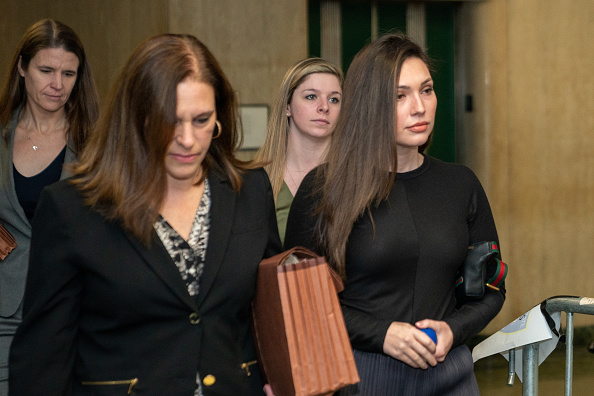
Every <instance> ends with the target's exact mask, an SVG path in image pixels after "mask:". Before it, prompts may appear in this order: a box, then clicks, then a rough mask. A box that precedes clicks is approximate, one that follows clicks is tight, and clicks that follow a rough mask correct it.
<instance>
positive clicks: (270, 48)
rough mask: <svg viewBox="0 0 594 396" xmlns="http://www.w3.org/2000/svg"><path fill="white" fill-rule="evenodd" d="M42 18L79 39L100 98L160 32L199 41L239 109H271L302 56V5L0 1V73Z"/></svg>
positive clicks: (250, 0) (252, 0) (302, 0)
mask: <svg viewBox="0 0 594 396" xmlns="http://www.w3.org/2000/svg"><path fill="white" fill-rule="evenodd" d="M45 17H50V18H54V19H57V20H60V21H62V22H64V23H66V24H67V25H69V26H71V27H72V28H73V29H74V30H75V31H76V32H77V33H78V34H79V36H80V37H81V40H82V41H83V44H84V46H85V49H86V51H87V53H88V57H89V61H90V63H91V67H92V69H93V74H94V76H95V80H96V82H97V87H98V89H99V93H100V95H101V97H102V98H104V97H105V96H106V95H107V93H108V92H109V89H110V88H111V83H112V82H113V80H114V79H115V77H116V75H117V72H118V70H119V68H120V67H121V66H122V65H123V63H124V62H125V60H126V59H127V57H128V56H129V55H130V53H131V52H132V51H133V50H134V48H135V47H136V46H137V45H138V44H139V43H140V42H141V41H142V40H143V39H145V38H147V37H150V36H153V35H155V34H159V33H165V32H172V33H191V34H194V35H196V36H197V37H198V38H199V39H200V40H202V41H203V42H204V43H205V44H206V45H207V46H208V47H209V48H210V49H211V51H212V52H213V53H214V55H215V56H216V57H217V59H218V60H219V62H220V63H221V66H222V67H223V70H224V71H225V72H226V73H227V75H228V77H229V79H230V80H231V83H232V85H233V87H234V88H235V89H236V90H237V92H238V94H239V97H240V101H241V102H242V103H258V104H259V103H266V104H270V103H271V102H272V98H273V96H274V95H275V94H276V91H277V89H278V86H279V85H280V82H281V80H282V77H283V75H284V73H285V71H286V70H287V69H288V68H289V67H290V66H291V65H292V64H293V63H295V62H296V61H297V60H299V59H302V58H305V57H306V56H307V22H306V18H307V1H306V0H286V1H275V0H242V1H235V0H101V1H95V0H78V1H72V0H53V1H47V0H2V2H0V75H2V76H4V74H5V72H6V69H7V68H8V63H9V62H10V60H11V58H12V55H13V52H14V51H15V49H16V46H17V44H18V41H19V39H20V37H21V36H22V34H23V32H24V31H25V30H26V28H27V27H28V26H29V25H31V24H32V23H34V22H35V21H37V20H39V19H41V18H45ZM1 83H2V84H4V80H3V79H2V81H1Z"/></svg>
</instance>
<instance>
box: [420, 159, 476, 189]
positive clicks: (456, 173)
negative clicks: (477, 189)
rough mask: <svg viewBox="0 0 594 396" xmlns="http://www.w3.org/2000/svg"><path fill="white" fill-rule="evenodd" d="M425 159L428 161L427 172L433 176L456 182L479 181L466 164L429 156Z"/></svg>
mask: <svg viewBox="0 0 594 396" xmlns="http://www.w3.org/2000/svg"><path fill="white" fill-rule="evenodd" d="M427 160H428V162H429V167H428V173H429V174H431V175H433V176H435V177H439V178H440V179H442V180H445V181H449V182H452V183H456V184H460V183H462V184H464V183H469V184H475V183H479V181H478V177H477V176H476V174H475V173H474V172H473V171H472V169H470V168H469V167H467V166H466V165H462V164H457V163H452V162H445V161H442V160H439V159H437V158H433V157H429V156H427ZM479 184H480V183H479Z"/></svg>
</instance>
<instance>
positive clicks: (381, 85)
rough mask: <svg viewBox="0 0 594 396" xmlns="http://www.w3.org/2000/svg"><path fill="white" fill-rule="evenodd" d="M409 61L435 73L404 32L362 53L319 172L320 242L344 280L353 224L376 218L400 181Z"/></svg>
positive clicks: (352, 68)
mask: <svg viewBox="0 0 594 396" xmlns="http://www.w3.org/2000/svg"><path fill="white" fill-rule="evenodd" d="M409 58H419V59H421V60H422V61H423V62H424V63H425V64H426V65H427V67H428V68H429V69H430V70H431V68H430V61H429V58H428V56H427V55H426V53H425V52H424V51H423V49H422V48H421V47H419V46H418V45H417V44H416V43H415V42H413V41H412V40H411V39H409V38H408V37H406V36H404V35H403V34H401V33H391V34H387V35H385V36H382V37H380V38H378V39H377V40H375V41H373V42H371V43H370V44H368V45H367V46H366V47H364V48H363V49H362V50H361V51H359V53H358V54H357V55H356V56H355V58H354V60H353V62H352V63H351V66H350V67H349V69H348V72H347V76H346V79H345V82H344V87H343V101H342V107H341V111H340V115H339V117H338V122H337V125H336V129H335V130H334V135H333V137H332V141H331V142H330V147H329V150H328V154H327V156H326V160H327V166H322V167H319V168H318V169H319V171H318V172H317V174H316V183H315V184H316V186H317V188H318V189H319V190H318V193H320V194H321V196H322V198H321V201H320V203H319V206H318V208H317V211H318V214H319V216H318V222H317V225H316V230H315V238H316V240H317V241H318V242H319V244H320V247H321V249H322V250H323V252H322V253H323V254H324V255H325V256H326V258H327V259H328V261H329V263H330V264H331V265H332V266H333V267H334V268H335V269H336V270H337V271H338V272H339V274H340V275H341V276H342V277H343V278H345V277H346V272H345V263H344V257H345V250H346V244H347V240H348V237H349V235H350V233H351V230H352V228H353V224H354V223H355V221H356V220H357V218H359V217H360V216H361V215H362V214H363V213H364V212H365V211H368V212H369V215H370V216H371V213H370V211H369V209H370V208H371V205H373V204H379V203H380V202H381V201H382V200H384V199H386V198H387V197H388V195H389V193H390V191H391V189H392V185H393V183H394V180H395V177H396V172H395V170H396V169H397V168H398V167H397V163H396V160H397V156H396V148H397V146H396V132H395V131H396V103H397V101H396V96H397V94H398V89H397V88H398V80H399V77H400V70H401V68H402V64H403V63H404V61H405V60H407V59H409ZM425 147H426V144H425V145H423V146H422V147H420V148H419V150H420V151H422V150H424V149H425ZM390 170H394V171H392V172H391V171H390ZM345 197H349V199H345ZM372 222H373V218H372Z"/></svg>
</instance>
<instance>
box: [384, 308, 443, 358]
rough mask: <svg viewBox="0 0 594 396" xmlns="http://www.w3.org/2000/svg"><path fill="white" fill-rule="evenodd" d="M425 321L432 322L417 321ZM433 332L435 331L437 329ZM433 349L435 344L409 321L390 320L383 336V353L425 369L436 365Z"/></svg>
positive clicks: (434, 349)
mask: <svg viewBox="0 0 594 396" xmlns="http://www.w3.org/2000/svg"><path fill="white" fill-rule="evenodd" d="M425 322H431V323H433V322H434V321H428V320H424V321H421V322H419V323H425ZM441 323H443V322H441ZM446 326H447V325H446ZM427 327H430V326H427ZM448 330H449V326H448ZM435 332H436V333H437V329H435ZM450 333H451V330H450ZM452 339H453V336H452ZM444 342H445V341H444ZM438 345H439V334H438ZM450 345H451V342H450ZM448 350H449V349H448ZM435 351H436V346H435V344H434V343H433V341H432V340H431V338H429V336H427V335H426V334H425V333H423V332H422V331H421V330H419V329H417V328H416V327H414V326H413V325H411V324H409V323H404V322H392V324H391V325H390V327H389V328H388V331H387V332H386V338H384V353H385V354H387V355H389V356H392V357H393V358H394V359H398V360H400V361H402V362H404V363H406V364H408V365H409V366H411V367H414V368H421V369H426V368H428V367H429V366H435V365H437V362H438V360H437V358H436V356H435ZM444 358H445V355H444Z"/></svg>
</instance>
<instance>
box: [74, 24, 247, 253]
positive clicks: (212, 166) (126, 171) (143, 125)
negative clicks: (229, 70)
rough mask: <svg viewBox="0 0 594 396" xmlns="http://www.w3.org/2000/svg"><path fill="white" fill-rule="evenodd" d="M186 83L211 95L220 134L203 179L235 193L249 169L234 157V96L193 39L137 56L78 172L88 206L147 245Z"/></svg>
mask: <svg viewBox="0 0 594 396" xmlns="http://www.w3.org/2000/svg"><path fill="white" fill-rule="evenodd" d="M187 78H192V79H195V80H196V81H200V82H205V83H207V84H209V85H211V86H212V87H213V88H214V91H215V101H216V112H217V118H218V120H219V121H220V123H221V126H222V132H221V134H220V136H219V137H218V138H217V139H214V140H213V141H212V143H211V145H210V148H209V151H208V153H207V154H206V157H205V159H204V162H203V164H202V166H203V170H204V172H203V175H204V177H206V176H207V175H208V172H209V171H216V172H218V173H219V174H221V175H222V177H226V178H227V179H228V180H229V182H230V184H231V186H232V188H233V189H234V190H236V191H238V190H239V189H240V188H241V183H242V179H241V171H242V169H245V168H246V167H247V165H246V164H245V163H243V162H241V161H239V160H237V159H235V157H234V153H235V151H236V149H237V147H238V144H239V140H240V137H241V135H240V133H239V125H238V110H237V101H236V97H235V92H234V91H233V88H232V87H231V85H230V84H229V81H228V80H227V78H226V77H225V74H224V73H223V71H222V70H221V68H220V66H219V64H218V62H217V60H216V59H215V58H214V56H213V55H212V54H211V53H210V51H209V50H208V48H207V47H206V46H205V45H204V44H202V43H201V42H200V41H199V40H198V39H196V38H195V37H193V36H190V35H177V34H163V35H159V36H156V37H152V38H150V39H147V40H146V41H144V42H143V43H141V44H140V45H139V46H138V47H137V48H136V50H135V51H134V52H133V53H132V55H131V56H130V58H129V59H128V61H127V63H126V64H125V66H124V68H123V70H122V72H121V74H120V75H119V77H118V78H117V80H116V82H115V85H114V87H113V90H112V93H111V95H110V99H109V102H108V105H107V108H106V111H105V112H104V114H103V115H102V116H101V119H100V121H99V123H98V126H97V128H96V130H95V131H94V133H93V135H92V137H91V140H90V142H89V144H88V145H87V147H86V148H85V150H84V152H83V154H82V156H81V159H80V162H79V163H78V164H77V165H76V167H75V169H74V174H75V175H76V178H75V180H74V183H75V184H76V185H77V186H78V188H79V189H80V190H81V191H82V192H83V195H84V197H85V202H86V203H87V204H88V205H91V206H93V207H95V208H96V209H97V210H99V211H100V212H101V213H103V214H104V215H105V216H106V217H107V218H108V219H115V220H118V221H120V222H121V224H122V226H123V227H124V228H125V229H126V230H128V231H130V232H131V233H132V234H133V235H135V236H136V237H138V238H139V239H140V240H141V241H143V242H144V243H146V244H149V243H150V238H151V232H152V227H153V224H154V222H155V221H156V220H157V217H158V210H159V208H160V207H161V204H162V202H163V199H164V197H165V191H166V188H167V176H166V170H165V156H166V151H167V148H168V146H169V144H170V142H171V140H172V139H173V134H174V128H175V123H176V106H177V85H178V84H179V83H180V82H182V81H184V80H185V79H187ZM201 181H202V180H200V182H201Z"/></svg>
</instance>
